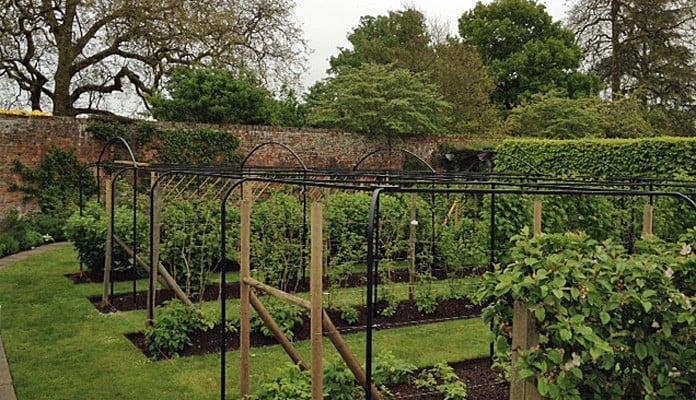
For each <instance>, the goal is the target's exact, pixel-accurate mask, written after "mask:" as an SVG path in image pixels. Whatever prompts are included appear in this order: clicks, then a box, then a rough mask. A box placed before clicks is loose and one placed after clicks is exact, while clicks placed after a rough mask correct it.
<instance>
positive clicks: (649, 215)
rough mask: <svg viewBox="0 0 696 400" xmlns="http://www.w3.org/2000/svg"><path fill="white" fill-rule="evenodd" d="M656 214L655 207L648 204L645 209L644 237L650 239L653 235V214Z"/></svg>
mask: <svg viewBox="0 0 696 400" xmlns="http://www.w3.org/2000/svg"><path fill="white" fill-rule="evenodd" d="M654 212H655V207H654V206H652V205H650V204H646V205H645V207H644V208H643V236H644V237H648V236H652V234H653V213H654Z"/></svg>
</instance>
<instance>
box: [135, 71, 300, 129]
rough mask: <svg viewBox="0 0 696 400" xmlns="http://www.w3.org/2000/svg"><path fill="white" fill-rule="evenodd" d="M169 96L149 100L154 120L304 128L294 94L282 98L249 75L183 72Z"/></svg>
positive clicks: (173, 82)
mask: <svg viewBox="0 0 696 400" xmlns="http://www.w3.org/2000/svg"><path fill="white" fill-rule="evenodd" d="M165 87H166V89H167V90H166V92H167V93H166V95H165V94H161V93H157V94H155V95H154V96H152V97H151V98H149V99H148V101H149V103H150V112H151V114H152V116H153V117H155V118H156V119H158V120H163V121H179V122H202V123H213V124H248V125H284V126H300V125H301V124H302V112H301V108H302V107H301V106H300V104H299V102H298V101H297V98H296V96H295V94H294V92H292V91H291V90H289V89H287V88H285V89H283V90H282V93H281V96H282V97H281V98H276V96H274V94H273V93H271V92H270V91H269V90H267V89H266V88H264V87H262V86H261V82H259V80H258V79H257V78H256V76H255V75H254V74H253V73H251V72H249V71H246V72H241V73H237V74H235V73H232V72H230V71H227V70H224V69H219V68H179V69H177V70H175V71H174V73H173V74H172V76H171V78H170V79H168V82H167V84H166V85H165Z"/></svg>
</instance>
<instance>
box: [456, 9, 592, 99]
mask: <svg viewBox="0 0 696 400" xmlns="http://www.w3.org/2000/svg"><path fill="white" fill-rule="evenodd" d="M459 34H460V35H461V37H462V39H463V41H464V43H466V44H470V45H472V46H474V47H475V48H476V49H478V51H479V52H480V54H481V56H482V57H483V60H484V62H485V63H486V64H487V65H488V66H489V68H490V71H491V75H492V77H493V80H494V81H495V83H496V85H497V90H496V92H495V93H494V96H493V97H494V100H495V101H496V102H497V103H499V104H502V105H504V106H505V107H506V108H508V109H510V108H512V107H514V106H516V105H518V104H519V103H520V102H521V101H522V100H524V99H525V98H528V97H529V96H531V95H533V94H535V93H544V92H547V91H549V90H551V89H555V88H561V89H564V90H565V91H566V92H567V94H568V95H569V96H571V97H575V96H578V95H582V94H588V93H590V92H592V90H593V85H594V83H595V82H596V79H594V78H593V77H592V76H589V75H586V74H583V73H581V72H579V71H578V69H579V67H580V61H581V60H582V54H581V51H580V48H579V47H578V46H577V45H575V43H574V36H573V32H572V31H570V30H567V29H564V28H563V27H562V26H561V25H560V23H559V22H554V21H553V19H552V18H551V16H550V15H549V14H548V13H547V12H546V8H545V7H544V6H543V5H541V4H537V3H536V2H535V1H533V0H495V1H493V2H491V3H489V4H483V3H481V2H478V3H477V4H476V6H475V7H474V8H473V9H472V10H471V11H468V12H466V13H464V14H463V15H462V17H461V18H460V19H459Z"/></svg>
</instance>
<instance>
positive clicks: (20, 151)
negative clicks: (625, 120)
mask: <svg viewBox="0 0 696 400" xmlns="http://www.w3.org/2000/svg"><path fill="white" fill-rule="evenodd" d="M89 124H90V121H89V120H88V119H79V118H77V119H76V118H67V117H31V118H28V117H19V116H0V216H2V215H5V214H7V213H8V212H9V211H11V210H17V211H19V212H21V213H26V212H31V211H34V210H36V205H35V204H33V203H31V202H29V203H27V202H24V201H23V194H22V193H21V192H11V191H9V189H10V187H11V186H12V184H14V183H18V182H19V177H18V176H17V175H16V174H14V173H13V172H12V166H13V164H14V161H15V160H20V161H21V162H22V163H24V164H25V165H28V166H35V165H37V164H38V163H39V162H40V160H41V159H42V157H44V155H45V154H46V152H47V150H48V149H49V148H50V147H51V146H55V147H58V148H61V149H73V150H74V151H75V152H76V154H77V156H78V158H79V159H80V160H81V161H83V162H92V161H96V160H97V158H98V157H99V152H100V151H101V149H102V147H103V143H101V142H100V141H98V140H96V139H94V138H93V137H92V135H91V134H90V133H89V132H86V130H85V128H86V127H87V126H88V125H89ZM163 126H164V127H173V126H178V127H185V126H187V125H185V124H172V123H166V124H163ZM188 126H190V125H188ZM214 128H218V129H227V130H229V131H230V132H231V133H232V134H233V135H235V136H237V137H238V138H239V139H240V140H241V146H240V151H241V152H242V154H247V153H248V152H249V151H251V150H252V149H254V148H255V147H256V146H258V145H260V144H262V143H266V142H270V141H275V142H280V143H284V144H286V145H287V146H289V147H290V148H292V149H293V150H294V151H295V152H296V153H297V155H298V156H299V157H300V158H301V159H302V160H303V161H304V163H305V165H306V166H307V167H308V168H343V169H349V168H352V167H353V166H354V165H355V163H356V162H357V161H358V160H360V159H361V158H362V157H363V156H365V155H366V154H368V153H370V152H372V151H375V150H377V149H383V148H386V147H387V145H388V144H387V143H386V141H379V140H375V139H369V138H367V137H365V136H363V135H358V134H353V133H342V132H332V131H327V130H318V129H297V128H279V127H266V126H214ZM465 141H466V139H463V138H457V137H452V136H441V137H438V136H429V137H423V138H411V139H408V140H407V141H405V142H402V143H395V144H394V147H399V148H404V149H407V150H409V151H412V152H413V153H415V154H417V155H419V156H421V157H422V158H424V159H425V160H426V161H428V162H430V163H434V160H433V155H434V154H435V152H436V150H437V146H438V144H440V143H443V142H447V143H459V144H462V143H464V142H465ZM385 154H386V153H385ZM385 154H378V155H376V156H375V157H371V158H370V159H369V160H367V161H366V162H365V163H363V164H362V165H361V169H370V168H389V167H390V165H389V164H390V163H391V164H392V165H391V167H393V168H396V167H398V166H399V165H400V163H401V158H400V157H398V156H396V157H393V158H392V159H391V160H389V157H386V155H385ZM138 161H144V162H146V161H153V160H138ZM247 165H250V166H278V165H285V166H290V167H291V166H296V165H298V163H297V161H295V159H294V158H293V157H292V155H291V154H290V153H289V152H288V151H286V150H284V149H282V148H281V147H280V146H265V147H263V148H262V149H260V150H259V151H258V152H256V153H254V156H252V157H251V158H250V159H249V161H248V163H247Z"/></svg>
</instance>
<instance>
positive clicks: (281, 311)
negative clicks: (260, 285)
mask: <svg viewBox="0 0 696 400" xmlns="http://www.w3.org/2000/svg"><path fill="white" fill-rule="evenodd" d="M265 303H266V304H265V306H266V310H268V313H269V314H271V317H273V320H275V322H276V323H277V324H278V326H279V327H280V330H281V331H282V332H283V333H284V334H285V336H287V337H288V339H290V340H292V339H293V338H294V337H295V332H294V329H295V328H296V327H298V326H299V325H301V324H302V316H303V311H302V310H300V309H299V308H297V307H294V306H291V305H289V304H286V303H284V302H282V301H280V300H272V299H270V298H269V299H268V300H267V301H266V302H265ZM251 329H252V330H255V331H257V332H261V333H262V334H263V335H264V336H266V337H269V338H272V337H273V332H271V330H270V329H268V327H267V326H266V324H265V323H264V322H263V320H262V319H261V317H260V316H259V315H258V314H256V313H255V314H253V316H252V318H251Z"/></svg>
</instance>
